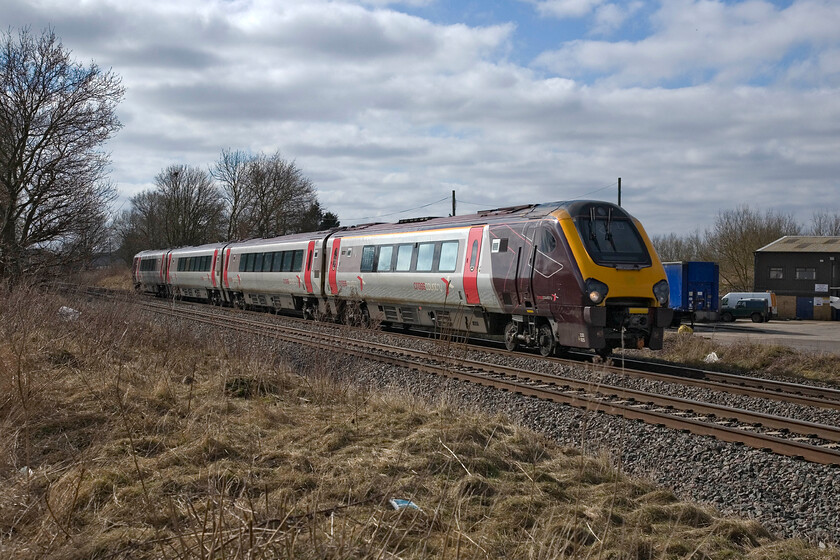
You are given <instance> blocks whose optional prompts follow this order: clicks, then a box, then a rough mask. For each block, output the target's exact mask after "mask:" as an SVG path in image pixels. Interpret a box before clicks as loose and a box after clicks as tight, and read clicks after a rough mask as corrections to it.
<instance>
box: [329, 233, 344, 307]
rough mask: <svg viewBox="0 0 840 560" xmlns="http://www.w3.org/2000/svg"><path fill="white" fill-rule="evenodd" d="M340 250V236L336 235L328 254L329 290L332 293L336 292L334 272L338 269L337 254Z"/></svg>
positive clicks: (336, 282) (336, 281)
mask: <svg viewBox="0 0 840 560" xmlns="http://www.w3.org/2000/svg"><path fill="white" fill-rule="evenodd" d="M339 251H341V238H340V237H338V238H336V239H334V240H333V242H332V253H331V254H330V257H329V259H330V272H329V276H330V279H329V281H330V292H332V295H336V294H338V280H337V279H336V272H337V269H338V256H339Z"/></svg>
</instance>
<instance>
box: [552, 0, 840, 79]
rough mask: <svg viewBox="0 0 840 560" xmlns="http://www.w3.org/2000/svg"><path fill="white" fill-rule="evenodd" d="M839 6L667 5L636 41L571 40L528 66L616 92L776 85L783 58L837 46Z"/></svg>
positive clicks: (818, 1)
mask: <svg viewBox="0 0 840 560" xmlns="http://www.w3.org/2000/svg"><path fill="white" fill-rule="evenodd" d="M838 21H840V4H838V3H836V2H833V1H829V0H805V1H800V2H794V3H793V4H791V5H790V6H789V7H787V8H784V9H780V8H777V7H776V6H775V5H774V4H771V3H769V2H764V1H756V0H753V1H749V2H741V3H736V4H733V5H729V4H726V3H724V2H719V1H709V0H672V1H669V2H665V3H663V4H662V7H661V9H660V10H659V11H658V12H656V13H655V14H654V15H653V17H652V24H653V25H654V28H655V32H654V33H653V34H651V35H649V36H647V37H644V38H642V39H640V40H637V41H629V40H623V41H614V42H610V41H603V40H602V41H590V40H576V41H571V42H568V43H566V44H564V45H562V46H561V47H560V48H559V49H556V50H553V51H548V52H545V53H543V54H541V55H540V56H539V57H538V58H537V60H536V61H535V64H536V65H537V66H539V67H542V68H546V69H548V70H550V71H551V72H554V73H557V74H560V75H564V76H574V77H591V76H596V77H600V78H602V79H606V80H609V81H610V82H611V83H613V84H615V85H616V86H622V85H645V86H649V85H655V84H660V83H662V82H663V81H678V82H683V83H689V84H690V83H702V82H706V81H717V82H721V83H726V84H738V83H749V82H750V81H752V80H765V81H767V80H769V81H775V80H778V79H780V77H781V76H782V75H783V74H784V66H785V65H786V64H787V62H788V61H787V58H786V57H789V56H794V57H795V56H800V57H803V58H805V59H810V58H811V57H813V56H814V55H813V53H814V52H819V51H820V50H821V49H822V48H825V46H827V45H837V44H838V39H837V34H836V22H838Z"/></svg>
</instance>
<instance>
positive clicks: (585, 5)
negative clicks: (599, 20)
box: [533, 0, 604, 18]
mask: <svg viewBox="0 0 840 560" xmlns="http://www.w3.org/2000/svg"><path fill="white" fill-rule="evenodd" d="M603 2H604V0H533V3H534V4H536V6H537V11H538V12H539V14H540V15H543V16H549V17H556V18H579V17H583V16H586V15H589V14H590V13H592V11H593V10H595V8H597V7H598V6H600V5H601V4H603Z"/></svg>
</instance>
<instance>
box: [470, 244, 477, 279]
mask: <svg viewBox="0 0 840 560" xmlns="http://www.w3.org/2000/svg"><path fill="white" fill-rule="evenodd" d="M477 261H478V239H476V240H475V241H473V244H472V250H471V251H470V272H473V271H474V270H475V263H476V262H477Z"/></svg>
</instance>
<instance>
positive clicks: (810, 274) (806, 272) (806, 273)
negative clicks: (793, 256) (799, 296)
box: [796, 267, 817, 280]
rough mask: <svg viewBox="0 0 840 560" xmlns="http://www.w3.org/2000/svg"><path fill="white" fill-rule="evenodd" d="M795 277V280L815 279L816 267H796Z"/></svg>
mask: <svg viewBox="0 0 840 560" xmlns="http://www.w3.org/2000/svg"><path fill="white" fill-rule="evenodd" d="M796 279H797V280H816V279H817V269H816V268H798V267H797V269H796Z"/></svg>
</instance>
